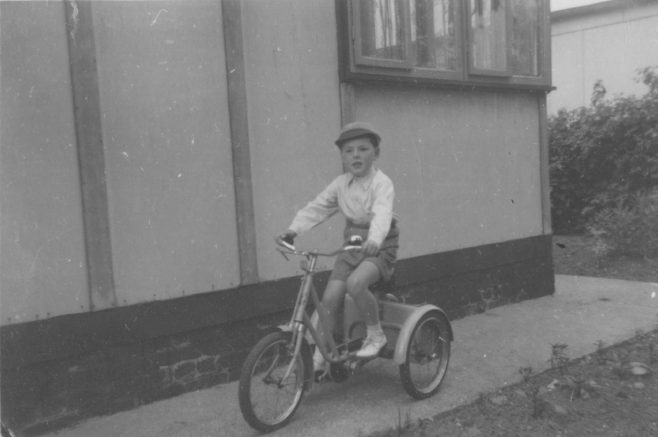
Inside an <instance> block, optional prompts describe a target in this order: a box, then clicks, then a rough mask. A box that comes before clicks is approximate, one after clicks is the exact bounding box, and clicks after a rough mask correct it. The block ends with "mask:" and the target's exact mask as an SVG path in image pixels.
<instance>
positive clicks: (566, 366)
mask: <svg viewBox="0 0 658 437" xmlns="http://www.w3.org/2000/svg"><path fill="white" fill-rule="evenodd" d="M554 243H555V245H554V247H553V256H554V265H555V270H556V273H559V274H569V275H583V276H597V277H608V278H616V279H627V280H638V281H647V282H658V260H655V259H654V260H646V259H640V260H633V259H626V258H622V259H604V260H600V259H596V257H595V256H594V253H593V252H592V251H591V249H590V246H589V244H588V243H589V239H588V238H586V237H581V236H557V237H555V238H554ZM656 322H657V329H656V330H653V331H651V332H648V333H641V332H638V333H636V335H635V336H634V337H633V338H632V339H630V340H628V341H626V342H623V343H620V344H616V345H605V344H597V345H596V346H597V351H596V352H595V353H593V354H591V355H588V356H586V357H584V358H580V359H577V360H570V358H569V347H568V345H561V344H554V345H552V346H551V347H550V348H548V350H547V351H546V359H547V361H548V362H550V364H551V368H550V369H549V370H547V371H545V372H542V373H540V374H535V373H534V372H533V370H532V369H531V368H520V369H518V370H519V372H520V373H521V375H522V376H523V381H522V382H521V383H519V384H516V385H512V386H508V387H505V388H503V389H501V390H499V391H496V392H493V393H482V394H481V395H480V396H479V398H478V399H477V400H476V401H475V402H474V403H472V404H470V405H465V406H463V407H460V408H457V409H455V410H452V411H448V412H445V413H441V414H439V415H437V416H435V417H433V418H431V419H426V420H423V421H419V422H413V423H412V422H411V421H410V420H409V419H408V418H406V419H405V418H404V417H401V418H399V422H398V425H397V427H396V428H394V429H391V430H388V431H386V432H383V433H377V434H374V435H373V436H371V437H392V436H414V437H416V436H451V437H478V436H483V437H484V436H486V437H489V436H500V437H503V436H504V437H513V436H523V437H526V436H527V437H533V436H542V437H543V436H565V437H566V436H577V437H581V436H583V437H584V436H592V437H593V436H597V437H612V436H628V437H649V436H654V437H655V436H658V376H657V375H658V320H656Z"/></svg>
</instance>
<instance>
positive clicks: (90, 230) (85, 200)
mask: <svg viewBox="0 0 658 437" xmlns="http://www.w3.org/2000/svg"><path fill="white" fill-rule="evenodd" d="M91 5H92V4H91V2H86V1H85V2H77V1H73V0H66V1H65V2H64V8H65V16H66V30H67V36H68V38H67V39H68V49H69V60H70V64H71V87H72V92H73V108H74V123H75V134H76V142H77V152H78V166H79V169H80V184H81V193H82V215H83V223H84V237H85V252H86V258H87V281H88V287H89V305H90V308H91V309H96V310H98V309H103V308H109V307H112V306H116V303H117V299H116V290H115V287H114V269H113V266H112V245H111V239H110V220H109V208H108V197H107V186H106V177H105V155H104V150H103V133H102V129H101V108H100V91H99V88H98V86H99V85H98V69H97V67H96V43H95V40H94V28H93V23H92V13H91Z"/></svg>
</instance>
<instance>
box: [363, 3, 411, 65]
mask: <svg viewBox="0 0 658 437" xmlns="http://www.w3.org/2000/svg"><path fill="white" fill-rule="evenodd" d="M404 3H405V2H404V0H360V1H359V6H360V8H361V9H360V12H361V17H360V19H361V22H360V25H361V54H362V55H363V56H365V57H370V58H379V59H392V60H399V61H404V60H405V59H406V47H405V45H406V42H405V37H404V34H405V32H404V13H403V12H404V10H403V7H404Z"/></svg>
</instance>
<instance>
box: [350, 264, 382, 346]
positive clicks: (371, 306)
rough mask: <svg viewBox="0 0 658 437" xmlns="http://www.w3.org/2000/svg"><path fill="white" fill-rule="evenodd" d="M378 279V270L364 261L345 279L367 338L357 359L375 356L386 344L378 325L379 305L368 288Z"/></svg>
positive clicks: (380, 327)
mask: <svg viewBox="0 0 658 437" xmlns="http://www.w3.org/2000/svg"><path fill="white" fill-rule="evenodd" d="M379 278H380V273H379V268H378V267H377V266H376V265H375V264H373V263H371V262H369V261H364V262H362V263H361V264H359V266H358V267H357V268H356V270H354V272H352V274H351V275H350V277H349V278H347V292H348V293H349V294H350V296H352V298H353V299H354V302H355V303H356V305H357V307H358V308H359V311H360V312H361V315H362V316H363V318H364V320H365V322H366V329H367V332H368V333H367V337H366V339H365V341H364V342H363V346H362V347H361V350H359V351H358V352H357V353H356V356H357V357H359V358H369V357H374V356H377V354H378V353H379V351H380V350H381V348H382V347H384V345H385V344H386V335H385V334H384V331H383V330H382V326H381V324H380V323H379V304H378V303H377V299H376V298H375V296H374V295H373V294H372V293H371V292H370V290H369V289H368V287H369V286H370V285H372V284H374V283H375V282H377V281H378V280H379Z"/></svg>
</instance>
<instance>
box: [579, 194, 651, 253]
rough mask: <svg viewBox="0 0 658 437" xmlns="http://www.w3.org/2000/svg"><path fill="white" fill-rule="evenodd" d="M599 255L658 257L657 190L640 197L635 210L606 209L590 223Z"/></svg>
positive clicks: (620, 206) (588, 226)
mask: <svg viewBox="0 0 658 437" xmlns="http://www.w3.org/2000/svg"><path fill="white" fill-rule="evenodd" d="M587 230H588V231H589V233H590V234H592V235H593V236H594V246H593V247H594V248H595V251H596V252H597V255H599V256H601V257H603V256H610V257H615V256H620V255H626V256H629V257H645V258H651V257H654V256H658V190H656V191H655V192H654V193H652V194H648V195H642V196H638V198H637V199H636V200H635V202H634V205H633V206H632V207H624V206H622V205H619V206H617V207H614V208H605V209H603V210H601V211H599V212H598V213H596V215H594V217H593V218H592V219H591V220H590V221H589V223H588V225H587Z"/></svg>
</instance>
